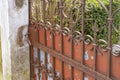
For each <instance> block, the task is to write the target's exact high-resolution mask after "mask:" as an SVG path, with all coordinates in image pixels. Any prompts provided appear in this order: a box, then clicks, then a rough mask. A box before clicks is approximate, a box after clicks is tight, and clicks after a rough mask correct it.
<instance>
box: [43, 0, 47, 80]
mask: <svg viewBox="0 0 120 80" xmlns="http://www.w3.org/2000/svg"><path fill="white" fill-rule="evenodd" d="M45 7H46V4H45V0H43V21H44V27H46V11H45ZM46 44H47V43H46V30H45V28H44V45H45V46H46ZM44 59H45V69H47V54H46V52H45V56H44ZM45 80H47V73H45Z"/></svg>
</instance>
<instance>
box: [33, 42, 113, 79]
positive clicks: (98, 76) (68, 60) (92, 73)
mask: <svg viewBox="0 0 120 80" xmlns="http://www.w3.org/2000/svg"><path fill="white" fill-rule="evenodd" d="M33 46H35V47H37V48H39V49H41V50H43V51H45V52H46V53H49V54H50V55H52V56H54V57H56V58H57V59H59V60H61V61H63V62H65V63H67V64H69V65H71V66H72V67H74V68H76V69H78V70H80V71H82V72H84V73H87V74H88V75H90V76H92V77H94V78H95V79H97V80H106V79H107V80H112V79H111V78H109V77H107V76H105V75H103V74H102V73H99V72H97V71H95V70H93V69H92V68H89V67H87V66H85V65H83V64H81V63H80V62H78V61H75V60H73V59H72V58H70V57H67V56H65V55H63V54H60V52H57V51H55V50H53V49H51V48H49V47H46V46H44V45H42V44H40V43H37V44H35V45H33Z"/></svg>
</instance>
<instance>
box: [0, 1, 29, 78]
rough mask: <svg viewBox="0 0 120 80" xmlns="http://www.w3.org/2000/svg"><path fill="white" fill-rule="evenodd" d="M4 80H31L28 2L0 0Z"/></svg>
mask: <svg viewBox="0 0 120 80" xmlns="http://www.w3.org/2000/svg"><path fill="white" fill-rule="evenodd" d="M0 27H1V40H2V61H3V62H2V63H3V64H2V66H3V80H30V68H29V45H28V43H27V39H26V37H25V35H26V34H27V29H28V0H0Z"/></svg>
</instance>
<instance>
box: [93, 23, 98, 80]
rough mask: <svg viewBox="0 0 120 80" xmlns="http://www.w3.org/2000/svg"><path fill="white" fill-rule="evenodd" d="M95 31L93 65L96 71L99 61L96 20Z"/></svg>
mask: <svg viewBox="0 0 120 80" xmlns="http://www.w3.org/2000/svg"><path fill="white" fill-rule="evenodd" d="M93 31H94V67H93V69H94V70H95V71H96V62H97V31H98V30H97V25H96V21H95V22H94V26H93ZM95 80H96V79H95Z"/></svg>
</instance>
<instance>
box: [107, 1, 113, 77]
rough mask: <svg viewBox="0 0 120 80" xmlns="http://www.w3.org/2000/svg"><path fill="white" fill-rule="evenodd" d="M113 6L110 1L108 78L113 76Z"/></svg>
mask: <svg viewBox="0 0 120 80" xmlns="http://www.w3.org/2000/svg"><path fill="white" fill-rule="evenodd" d="M112 4H113V0H110V6H109V8H110V9H109V15H108V46H107V47H108V70H107V71H108V73H107V76H108V77H110V75H111V49H112V47H111V45H112V41H111V40H112V20H113V17H112Z"/></svg>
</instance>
